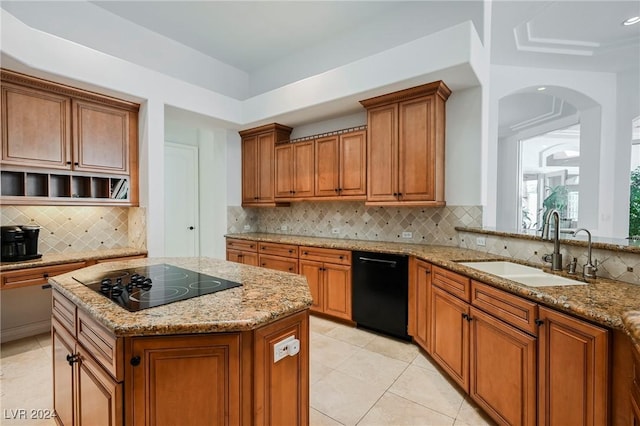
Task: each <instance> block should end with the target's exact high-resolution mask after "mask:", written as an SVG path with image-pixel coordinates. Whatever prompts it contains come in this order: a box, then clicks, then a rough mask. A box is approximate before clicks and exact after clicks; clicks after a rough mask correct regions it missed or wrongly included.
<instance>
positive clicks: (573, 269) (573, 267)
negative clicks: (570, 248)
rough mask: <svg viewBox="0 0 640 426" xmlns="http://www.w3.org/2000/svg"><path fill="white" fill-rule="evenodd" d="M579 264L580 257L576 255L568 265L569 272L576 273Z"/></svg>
mask: <svg viewBox="0 0 640 426" xmlns="http://www.w3.org/2000/svg"><path fill="white" fill-rule="evenodd" d="M577 265H578V259H577V258H575V257H574V258H573V260H572V261H571V262H569V265H567V268H568V272H567V273H569V274H575V273H576V266H577Z"/></svg>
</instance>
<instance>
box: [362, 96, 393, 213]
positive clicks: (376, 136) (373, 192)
mask: <svg viewBox="0 0 640 426" xmlns="http://www.w3.org/2000/svg"><path fill="white" fill-rule="evenodd" d="M397 117H398V105H397V104H392V105H385V106H382V107H378V108H372V109H370V110H368V113H367V120H368V124H367V139H368V141H367V201H371V202H376V201H397V199H398V197H397V193H398V124H397V122H398V118H397Z"/></svg>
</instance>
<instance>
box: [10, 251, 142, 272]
mask: <svg viewBox="0 0 640 426" xmlns="http://www.w3.org/2000/svg"><path fill="white" fill-rule="evenodd" d="M139 254H145V255H146V254H147V251H146V250H141V249H134V248H130V247H125V248H115V249H105V250H92V251H83V252H73V253H54V254H43V255H42V257H41V258H40V259H34V260H25V261H22V262H5V263H0V272H5V271H14V270H16V269H26V268H37V267H40V266H53V265H61V264H63V263H70V262H82V261H89V260H102V259H110V258H114V257H126V256H136V255H139Z"/></svg>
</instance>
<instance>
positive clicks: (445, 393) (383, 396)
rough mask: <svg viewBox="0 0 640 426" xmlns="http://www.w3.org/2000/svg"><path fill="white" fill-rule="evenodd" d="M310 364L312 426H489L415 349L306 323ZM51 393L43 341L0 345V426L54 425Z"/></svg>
mask: <svg viewBox="0 0 640 426" xmlns="http://www.w3.org/2000/svg"><path fill="white" fill-rule="evenodd" d="M310 363H311V374H310V383H311V386H310V401H311V410H310V424H311V425H312V426H315V425H318V426H320V425H362V426H365V425H398V426H400V425H416V426H422V425H425V426H427V425H433V426H440V425H442V426H444V425H448V426H453V425H455V426H461V425H473V426H475V425H491V424H493V423H492V422H491V421H490V420H488V419H487V418H486V417H485V416H484V415H482V414H481V413H480V411H479V409H478V408H477V407H476V406H475V404H473V402H471V401H470V400H469V398H468V397H465V396H464V394H463V393H462V392H461V391H460V390H459V389H458V388H457V387H456V386H455V385H454V384H453V383H451V382H450V381H449V380H448V379H447V378H446V377H445V376H444V375H443V373H441V372H440V371H439V369H438V368H437V367H436V366H435V365H434V364H433V362H432V361H431V360H430V359H429V358H428V356H426V355H424V354H423V353H422V352H421V351H420V350H418V348H417V347H416V346H414V345H412V344H409V343H404V342H401V341H398V340H395V339H390V338H387V337H383V336H381V335H378V334H375V333H371V332H368V331H364V330H360V329H356V328H352V327H348V326H345V325H342V324H338V323H334V322H332V321H328V320H325V319H321V318H317V317H311V360H310ZM51 387H52V385H51V339H50V337H49V335H48V334H42V335H39V336H34V337H30V338H26V339H21V340H17V341H14V342H9V343H5V344H3V345H2V346H1V358H0V424H1V425H22V426H31V425H38V426H39V425H47V426H49V425H54V424H55V422H54V421H53V420H39V419H35V418H33V417H34V416H32V414H38V413H43V410H44V413H46V411H47V410H50V409H51V406H52V402H51ZM20 409H24V410H26V417H27V418H26V419H19V418H13V417H16V416H17V415H18V414H19V413H20V411H18V410H20ZM32 410H40V412H38V411H35V412H33V411H32ZM275 426H277V425H275Z"/></svg>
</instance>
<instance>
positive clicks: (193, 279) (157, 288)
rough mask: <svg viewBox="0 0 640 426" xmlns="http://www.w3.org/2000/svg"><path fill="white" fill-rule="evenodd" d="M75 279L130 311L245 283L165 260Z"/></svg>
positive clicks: (84, 273) (84, 275) (84, 274)
mask: <svg viewBox="0 0 640 426" xmlns="http://www.w3.org/2000/svg"><path fill="white" fill-rule="evenodd" d="M73 279H74V280H76V281H78V282H79V283H81V284H84V285H86V286H87V287H89V288H90V289H92V290H94V291H96V292H98V293H100V294H102V295H104V296H105V297H108V298H109V299H111V300H112V301H113V302H115V303H116V304H117V305H119V306H121V307H123V308H124V309H126V310H128V311H129V312H136V311H140V310H142V309H147V308H153V307H155V306H161V305H166V304H169V303H173V302H177V301H179V300H186V299H191V298H192V297H197V296H202V295H204V294H210V293H215V292H218V291H222V290H227V289H230V288H233V287H239V286H241V285H242V284H240V283H236V282H233V281H228V280H225V279H222V278H217V277H213V276H211V275H206V274H202V273H200V272H195V271H191V270H188V269H183V268H179V267H177V266H173V265H169V264H166V263H162V264H159V265H148V266H140V267H137V268H128V269H119V270H116V271H107V272H100V273H97V274H95V275H94V276H88V277H86V272H83V275H82V276H81V278H76V277H73Z"/></svg>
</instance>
